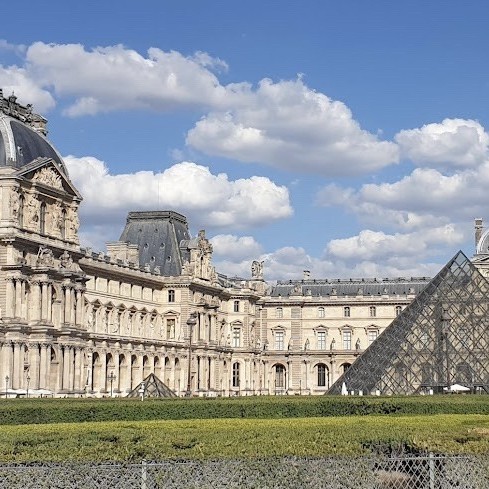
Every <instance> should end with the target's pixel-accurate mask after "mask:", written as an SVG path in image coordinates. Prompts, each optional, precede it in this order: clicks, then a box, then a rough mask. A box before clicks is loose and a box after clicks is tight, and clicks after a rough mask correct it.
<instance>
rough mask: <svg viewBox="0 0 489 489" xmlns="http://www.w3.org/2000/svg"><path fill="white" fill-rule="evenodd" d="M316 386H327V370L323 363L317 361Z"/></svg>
mask: <svg viewBox="0 0 489 489" xmlns="http://www.w3.org/2000/svg"><path fill="white" fill-rule="evenodd" d="M317 374H318V387H328V381H329V371H328V367H326V365H324V363H319V364H318V366H317Z"/></svg>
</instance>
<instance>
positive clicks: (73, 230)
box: [67, 207, 80, 238]
mask: <svg viewBox="0 0 489 489" xmlns="http://www.w3.org/2000/svg"><path fill="white" fill-rule="evenodd" d="M67 221H68V222H67V224H68V230H69V233H70V237H71V238H75V237H76V236H77V234H78V228H79V227H80V219H79V218H78V211H77V209H76V208H74V207H72V208H70V209H69V212H68V215H67Z"/></svg>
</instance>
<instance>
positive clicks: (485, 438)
mask: <svg viewBox="0 0 489 489" xmlns="http://www.w3.org/2000/svg"><path fill="white" fill-rule="evenodd" d="M379 451H381V452H384V453H386V452H389V451H394V452H398V453H403V452H405V451H408V452H412V453H420V452H422V453H426V452H430V451H432V452H435V453H444V454H455V453H456V454H459V453H470V454H488V455H489V416H487V415H473V414H470V415H459V414H448V415H446V414H443V415H431V416H422V415H421V416H420V415H415V416H349V417H322V418H318V417H310V418H289V419H238V418H235V419H199V420H164V421H111V422H84V423H60V424H36V425H10V426H5V425H4V426H0V462H3V463H5V462H39V461H44V462H45V461H85V462H86V461H90V462H102V461H119V462H123V461H139V460H142V459H146V460H164V459H223V458H236V457H238V458H265V457H283V456H299V457H305V456H307V457H323V456H330V455H336V456H352V455H365V454H370V453H378V452H379Z"/></svg>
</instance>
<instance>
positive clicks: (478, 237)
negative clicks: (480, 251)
mask: <svg viewBox="0 0 489 489" xmlns="http://www.w3.org/2000/svg"><path fill="white" fill-rule="evenodd" d="M474 224H475V249H476V251H477V246H478V245H479V241H480V240H481V236H482V231H483V230H484V224H483V222H482V219H480V218H478V219H475V223H474Z"/></svg>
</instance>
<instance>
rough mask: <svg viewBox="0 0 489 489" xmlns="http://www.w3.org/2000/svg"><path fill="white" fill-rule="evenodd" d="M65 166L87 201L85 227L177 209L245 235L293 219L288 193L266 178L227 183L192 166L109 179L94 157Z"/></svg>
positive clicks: (192, 219) (184, 164)
mask: <svg viewBox="0 0 489 489" xmlns="http://www.w3.org/2000/svg"><path fill="white" fill-rule="evenodd" d="M64 160H65V163H66V164H67V166H68V170H69V172H70V176H71V178H72V180H73V182H74V184H75V186H76V187H77V188H78V190H79V191H80V192H81V194H82V195H83V197H84V199H85V201H84V203H83V205H82V217H83V218H84V222H85V223H86V224H87V225H94V224H100V223H101V222H107V223H111V222H113V221H114V219H119V222H122V219H123V217H124V215H125V213H126V212H128V211H130V210H144V209H148V210H149V209H175V210H177V211H179V212H181V213H182V214H184V215H186V216H187V217H188V218H189V220H190V223H196V224H198V225H199V226H204V227H207V228H208V229H219V228H227V229H246V228H248V227H251V226H260V225H264V224H266V223H269V222H271V221H275V220H278V219H284V218H287V217H290V216H291V214H292V208H291V206H290V202H289V193H288V190H287V188H286V187H283V186H278V185H276V184H275V183H274V182H272V181H271V180H270V179H268V178H265V177H257V176H253V177H250V178H248V179H238V180H229V178H228V176H227V175H226V174H224V173H220V174H217V175H214V174H212V173H211V172H210V170H209V169H208V168H207V167H204V166H200V165H197V164H196V163H191V162H182V163H178V164H175V165H173V166H171V167H170V168H168V169H166V170H164V171H163V172H161V173H156V174H155V173H153V172H150V171H140V172H136V173H130V174H120V175H113V174H111V173H110V172H109V170H108V169H107V167H106V166H105V164H104V163H103V162H102V161H100V160H98V159H96V158H93V157H88V156H87V157H83V158H76V157H74V156H67V157H65V159H64Z"/></svg>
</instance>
